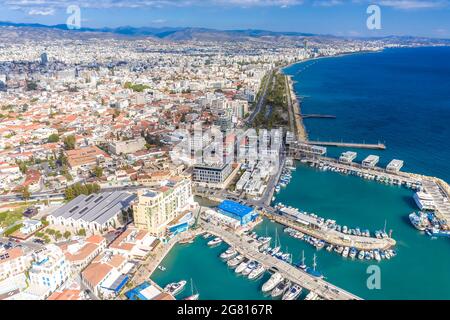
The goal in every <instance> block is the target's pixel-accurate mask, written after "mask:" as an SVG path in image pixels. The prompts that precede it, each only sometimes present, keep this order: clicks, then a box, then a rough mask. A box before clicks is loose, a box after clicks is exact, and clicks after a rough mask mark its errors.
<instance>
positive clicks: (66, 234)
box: [63, 231, 72, 239]
mask: <svg viewBox="0 0 450 320" xmlns="http://www.w3.org/2000/svg"><path fill="white" fill-rule="evenodd" d="M71 235H72V234H71V233H70V231H66V232H64V234H63V236H64V238H65V239H69V238H70V236H71Z"/></svg>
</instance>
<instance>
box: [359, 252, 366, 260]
mask: <svg viewBox="0 0 450 320" xmlns="http://www.w3.org/2000/svg"><path fill="white" fill-rule="evenodd" d="M365 256H366V252H365V251H364V250H361V251H360V252H359V253H358V259H359V260H363V259H364V257H365Z"/></svg>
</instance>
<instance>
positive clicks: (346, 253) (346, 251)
mask: <svg viewBox="0 0 450 320" xmlns="http://www.w3.org/2000/svg"><path fill="white" fill-rule="evenodd" d="M349 251H350V248H349V247H345V248H344V251H343V252H342V256H343V257H344V258H347V257H348V253H349Z"/></svg>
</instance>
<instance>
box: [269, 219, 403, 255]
mask: <svg viewBox="0 0 450 320" xmlns="http://www.w3.org/2000/svg"><path fill="white" fill-rule="evenodd" d="M303 216H304V218H302V220H306V219H307V218H310V219H311V221H308V222H309V223H310V225H313V224H314V223H315V222H314V221H312V220H314V218H313V217H310V216H306V215H303ZM268 218H269V219H272V220H275V221H276V222H278V223H280V224H282V225H285V226H287V227H291V228H293V229H295V230H297V231H300V232H302V233H305V234H307V235H310V236H313V237H315V238H317V239H321V240H324V241H325V242H327V243H329V244H332V245H334V246H343V247H354V248H356V249H358V250H365V251H367V250H375V249H379V250H386V249H389V248H391V247H393V246H395V244H396V241H395V240H394V239H392V238H386V239H378V238H373V237H363V236H356V235H350V234H344V233H342V232H339V231H337V230H334V229H317V228H312V227H309V226H306V225H303V224H300V223H297V222H296V221H294V220H292V219H289V218H285V217H282V216H279V215H274V214H271V215H268Z"/></svg>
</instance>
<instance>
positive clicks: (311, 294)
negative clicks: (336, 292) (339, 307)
mask: <svg viewBox="0 0 450 320" xmlns="http://www.w3.org/2000/svg"><path fill="white" fill-rule="evenodd" d="M317 298H319V295H318V294H317V293H315V292H313V291H310V292H309V293H308V295H307V296H306V297H305V300H317Z"/></svg>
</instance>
